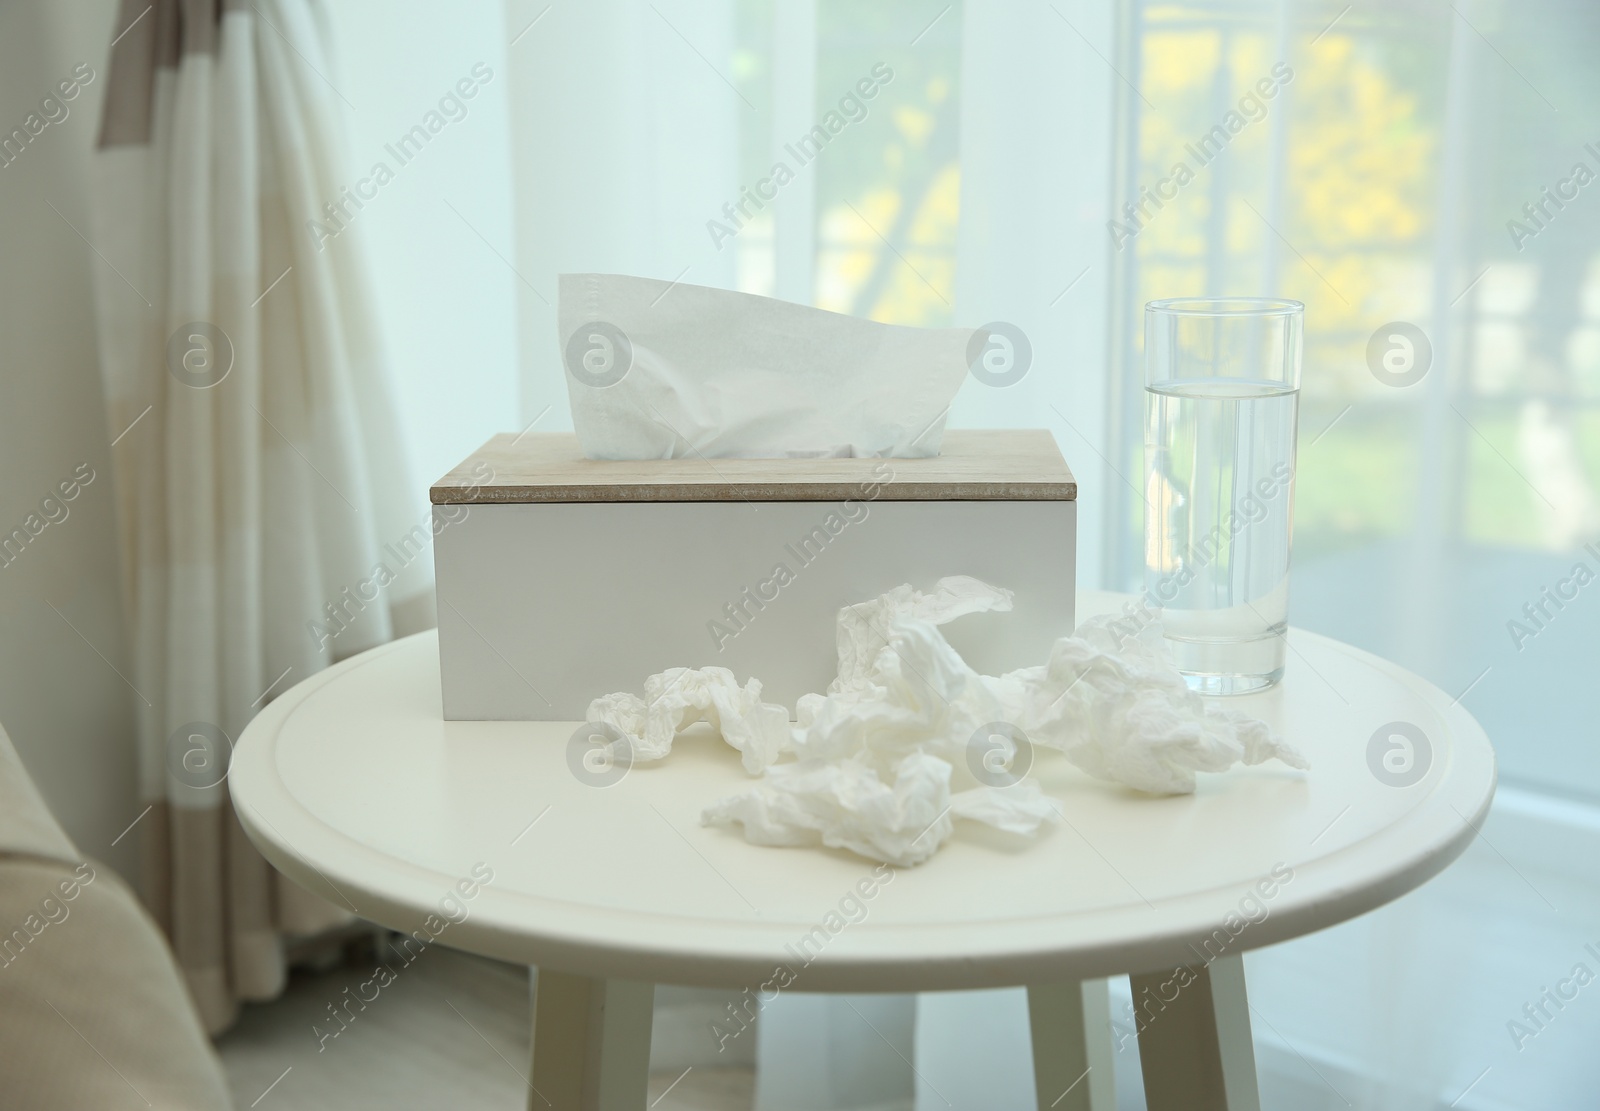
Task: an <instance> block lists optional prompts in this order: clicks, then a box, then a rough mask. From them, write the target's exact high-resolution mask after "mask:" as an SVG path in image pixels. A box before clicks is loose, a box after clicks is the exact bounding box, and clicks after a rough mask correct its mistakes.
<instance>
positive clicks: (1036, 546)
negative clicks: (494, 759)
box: [434, 500, 1077, 721]
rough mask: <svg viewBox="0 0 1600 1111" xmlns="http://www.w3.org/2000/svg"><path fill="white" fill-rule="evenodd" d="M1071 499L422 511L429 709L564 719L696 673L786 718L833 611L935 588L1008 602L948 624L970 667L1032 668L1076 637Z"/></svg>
mask: <svg viewBox="0 0 1600 1111" xmlns="http://www.w3.org/2000/svg"><path fill="white" fill-rule="evenodd" d="M1076 506H1077V503H1076V502H1075V501H1051V500H1038V501H1026V500H1018V501H998V500H996V501H989V500H971V501H956V500H951V501H935V500H928V501H886V500H885V501H871V502H857V503H855V504H854V505H853V506H852V507H850V509H851V511H852V512H853V513H854V514H855V515H856V517H857V519H855V520H850V519H848V517H847V516H846V514H845V512H844V509H843V508H842V507H841V505H840V503H838V502H806V501H762V502H747V501H742V500H741V501H704V502H577V503H548V502H536V503H515V504H475V505H472V506H470V507H465V506H460V505H436V506H435V507H434V518H435V519H434V531H435V540H434V560H435V570H436V576H437V588H438V596H439V601H440V605H439V656H440V670H441V678H442V683H443V691H444V716H445V717H446V718H447V719H451V720H463V719H466V720H534V721H577V720H582V719H583V717H584V715H585V712H586V711H587V710H588V707H589V702H590V701H591V700H592V699H594V698H596V697H598V696H599V695H602V694H609V693H612V692H614V691H633V692H638V691H641V690H643V689H644V681H645V678H646V677H647V676H649V675H652V674H655V673H656V672H660V671H664V670H666V669H667V668H671V667H711V666H716V667H726V668H728V669H729V670H730V671H732V672H733V674H734V676H735V678H737V679H738V680H739V681H740V682H741V683H742V682H743V681H744V680H745V679H747V678H749V677H750V676H752V675H753V676H755V677H756V678H758V679H760V680H761V683H762V698H763V699H764V700H765V701H768V702H778V703H782V704H783V705H785V706H787V707H788V708H789V710H790V713H791V714H792V713H793V711H794V704H795V700H796V699H797V698H799V696H800V695H802V694H806V693H808V692H812V691H823V690H825V689H826V688H827V685H828V683H829V682H830V681H831V680H832V679H833V677H834V675H835V673H836V671H837V666H838V660H837V652H836V647H835V632H834V630H835V618H836V616H837V613H838V610H839V608H840V607H841V606H844V605H848V604H851V603H855V602H863V601H867V600H869V599H872V598H875V597H877V596H878V595H879V594H882V593H883V592H884V591H887V590H890V589H892V588H894V587H896V586H899V585H900V584H901V583H910V584H911V585H912V586H914V587H916V588H918V589H919V590H928V589H931V588H932V586H933V584H934V583H935V582H936V581H937V580H939V579H940V578H943V577H944V576H946V575H971V576H974V577H975V578H978V579H982V580H983V581H985V582H989V583H993V584H994V585H996V586H1003V587H1006V588H1007V589H1009V590H1012V591H1013V592H1015V595H1016V602H1015V607H1014V610H1013V611H1012V612H1010V613H982V614H973V615H970V616H967V617H962V618H959V619H957V620H956V621H955V622H954V623H952V624H951V625H948V626H946V627H945V629H944V632H945V633H946V635H947V637H948V639H949V641H950V643H951V644H952V645H953V646H954V647H955V648H956V650H957V651H959V652H960V653H961V655H962V657H963V658H965V659H966V661H967V662H968V663H970V664H971V665H972V666H973V667H975V668H977V669H978V670H979V671H980V672H983V673H985V674H990V675H997V674H1000V673H1002V672H1005V671H1010V670H1014V669H1016V668H1019V667H1028V666H1033V665H1036V664H1043V663H1044V662H1046V660H1047V659H1048V658H1049V654H1050V648H1051V645H1052V644H1053V643H1054V642H1055V640H1056V638H1058V637H1063V636H1066V635H1068V634H1070V633H1071V632H1072V630H1073V627H1074V621H1073V594H1074V583H1075V552H1076V541H1077V535H1076V534H1077V518H1076ZM464 509H465V510H466V512H465V513H463V510H464ZM863 512H865V516H862V515H861V514H862V513H863ZM830 515H832V518H831V520H830ZM841 526H842V527H841ZM780 565H781V566H782V567H783V568H785V569H786V570H787V575H785V574H783V573H780V572H779V571H778V568H779V567H780ZM729 607H732V613H730V611H729Z"/></svg>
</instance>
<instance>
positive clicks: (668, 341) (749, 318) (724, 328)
mask: <svg viewBox="0 0 1600 1111" xmlns="http://www.w3.org/2000/svg"><path fill="white" fill-rule="evenodd" d="M557 318H558V321H559V327H560V334H559V338H560V342H561V345H562V355H563V363H564V365H565V367H566V375H567V392H568V395H569V397H570V399H571V402H572V424H573V428H574V429H575V430H576V431H577V433H578V442H579V443H580V444H581V445H582V447H583V453H584V454H585V455H586V456H588V457H589V458H591V459H676V458H684V457H701V458H717V457H719V456H720V457H743V458H783V457H788V456H834V455H861V456H898V457H924V456H932V455H937V454H939V443H940V440H941V438H942V437H943V434H944V422H945V414H946V413H947V412H948V411H949V408H950V402H951V400H952V399H953V398H954V397H955V394H956V390H957V389H959V388H960V386H961V382H962V380H963V378H964V377H965V376H966V374H967V360H968V355H967V350H968V344H969V342H970V341H971V339H972V337H973V335H974V333H973V331H972V330H971V329H968V328H939V329H935V328H911V327H905V326H901V325H894V324H879V323H876V322H874V321H871V320H861V319H858V318H856V317H852V316H843V315H841V314H839V313H833V312H826V311H824V310H822V309H814V308H810V307H808V306H805V305H796V304H791V303H790V302H787V301H779V300H775V299H773V298H770V297H757V296H755V295H753V294H748V293H735V292H731V291H729V290H723V289H709V288H706V287H704V286H696V285H688V284H685V283H683V282H676V283H674V282H663V281H657V280H655V279H652V278H635V277H627V276H623V275H617V274H563V275H561V279H560V304H559V306H558V309H557Z"/></svg>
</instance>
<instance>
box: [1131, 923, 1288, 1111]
mask: <svg viewBox="0 0 1600 1111" xmlns="http://www.w3.org/2000/svg"><path fill="white" fill-rule="evenodd" d="M1130 979H1131V981H1132V984H1133V1009H1134V1015H1135V1020H1136V1025H1137V1027H1138V1030H1139V1067H1140V1071H1141V1072H1143V1074H1144V1093H1145V1100H1146V1102H1147V1104H1148V1106H1149V1108H1150V1111H1169V1109H1171V1111H1178V1109H1182V1111H1261V1096H1260V1093H1259V1092H1258V1090H1257V1087H1256V1055H1255V1049H1254V1047H1252V1045H1251V1044H1250V1004H1249V1002H1248V1000H1247V999H1246V998H1245V990H1244V961H1243V959H1242V958H1240V957H1239V956H1237V955H1230V956H1225V957H1218V958H1217V959H1216V960H1214V961H1212V962H1211V963H1210V964H1209V965H1206V966H1202V967H1196V968H1186V969H1176V970H1172V969H1169V970H1167V971H1165V972H1151V973H1145V974H1142V975H1138V976H1133V977H1130Z"/></svg>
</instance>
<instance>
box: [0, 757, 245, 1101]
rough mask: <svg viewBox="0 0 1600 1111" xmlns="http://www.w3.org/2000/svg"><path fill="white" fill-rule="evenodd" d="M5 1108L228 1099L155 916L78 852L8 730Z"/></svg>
mask: <svg viewBox="0 0 1600 1111" xmlns="http://www.w3.org/2000/svg"><path fill="white" fill-rule="evenodd" d="M0 1105H4V1106H5V1107H16V1108H28V1109H29V1111H58V1109H59V1111H83V1109H85V1108H96V1109H100V1108H119V1107H126V1108H142V1107H147V1106H151V1107H159V1108H171V1109H174V1111H199V1109H207V1111H209V1109H213V1108H231V1107H232V1106H233V1103H232V1100H231V1099H230V1098H229V1095H228V1087H227V1084H226V1082H225V1081H224V1079H223V1074H222V1067H221V1065H220V1063H219V1062H218V1060H217V1057H216V1054H215V1053H214V1052H213V1051H212V1049H211V1046H210V1043H209V1042H207V1040H206V1036H205V1034H204V1033H203V1032H202V1031H201V1028H200V1022H199V1020H198V1018H197V1017H196V1016H195V1012H194V1007H193V1005H192V1004H191V1002H190V1000H189V997H188V995H187V994H186V991H185V989H184V987H183V984H182V982H181V981H180V980H179V978H178V973H177V970H176V969H175V968H174V966H173V962H172V956H171V954H170V953H169V952H168V950H167V946H166V944H165V942H164V941H163V940H162V937H161V934H160V932H159V930H158V929H157V928H156V924H155V923H154V922H153V921H152V920H151V918H150V916H149V915H148V914H146V913H145V911H144V908H143V907H141V906H140V905H139V902H138V900H137V899H136V898H135V897H134V895H133V893H132V891H130V890H129V889H128V887H127V885H126V884H124V883H123V882H122V880H121V879H120V878H119V877H117V876H116V875H115V874H114V873H113V872H112V871H111V869H110V868H107V867H106V866H105V865H103V864H96V863H94V862H93V861H88V860H85V859H84V858H83V857H82V856H81V855H80V854H79V853H78V850H77V849H76V848H75V847H74V846H73V844H72V842H71V840H69V839H68V837H67V835H66V832H65V831H64V830H62V828H61V826H60V825H59V824H58V823H57V822H56V820H55V818H54V817H53V816H52V815H51V813H50V811H49V808H48V807H46V806H45V803H44V799H43V798H42V797H40V795H39V791H38V788H36V787H35V786H34V784H33V781H32V780H31V779H29V778H28V773H27V772H26V771H25V770H24V769H23V767H22V762H21V760H20V759H18V757H17V753H16V750H15V749H14V748H13V747H12V745H11V738H10V737H8V736H7V735H6V733H5V730H4V729H3V728H0Z"/></svg>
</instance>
